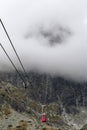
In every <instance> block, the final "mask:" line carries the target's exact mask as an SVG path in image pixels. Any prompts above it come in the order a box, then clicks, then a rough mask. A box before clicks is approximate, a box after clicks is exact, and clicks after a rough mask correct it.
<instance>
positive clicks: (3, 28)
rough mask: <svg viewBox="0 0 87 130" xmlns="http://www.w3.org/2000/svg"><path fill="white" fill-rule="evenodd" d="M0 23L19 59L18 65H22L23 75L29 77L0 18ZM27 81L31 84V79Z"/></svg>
mask: <svg viewBox="0 0 87 130" xmlns="http://www.w3.org/2000/svg"><path fill="white" fill-rule="evenodd" d="M0 23H1V25H2V27H3V29H4V31H5V33H6V36H7V38H8V40H9V42H10V44H11V46H12V48H13V50H14V52H15V54H16V56H17V58H18V61H19V63H20V65H21V67H22V70H23V71H24V74H25V76H26V77H27V79H28V78H29V77H28V75H27V73H26V71H25V68H24V66H23V64H22V61H21V59H20V57H19V55H18V53H17V51H16V49H15V47H14V45H13V43H12V40H11V38H10V36H9V34H8V32H7V30H6V28H5V26H4V24H3V22H2V20H1V19H0ZM28 82H29V83H30V85H31V86H32V83H31V81H29V80H28Z"/></svg>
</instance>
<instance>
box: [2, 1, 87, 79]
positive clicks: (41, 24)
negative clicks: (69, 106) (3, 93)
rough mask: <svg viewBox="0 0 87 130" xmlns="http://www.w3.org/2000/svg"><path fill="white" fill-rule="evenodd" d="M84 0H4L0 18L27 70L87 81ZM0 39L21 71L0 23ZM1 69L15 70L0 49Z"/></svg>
mask: <svg viewBox="0 0 87 130" xmlns="http://www.w3.org/2000/svg"><path fill="white" fill-rule="evenodd" d="M86 12H87V2H86V1H81V0H77V1H75V0H73V1H72V0H71V1H69V0H66V1H65V0H62V1H60V0H44V1H42V0H37V1H34V0H26V1H24V0H22V1H20V0H19V1H17V0H16V1H15V0H13V1H11V0H7V1H5V0H3V1H1V2H0V17H1V19H2V21H3V23H4V25H5V27H6V29H7V31H8V33H9V35H10V37H11V39H12V42H13V44H14V47H15V48H16V50H17V52H18V55H19V57H20V59H21V61H22V62H23V65H24V67H25V70H26V71H27V72H29V71H31V70H37V71H38V72H41V73H47V74H48V73H50V74H51V75H57V76H60V77H62V76H63V77H67V78H71V79H74V80H81V81H84V80H85V81H87V62H86V59H87V58H86V57H87V56H86V55H87V44H86V43H87V14H86ZM0 42H1V43H2V45H3V46H4V48H5V49H6V51H7V53H8V54H9V56H10V57H11V59H12V61H13V62H14V63H15V65H16V66H17V68H18V69H19V70H20V71H22V70H21V66H20V64H19V62H18V60H17V57H16V56H15V53H14V52H13V49H12V47H11V45H10V44H9V41H8V39H7V38H6V35H5V32H4V30H3V28H2V26H1V25H0ZM0 52H1V53H0V71H8V72H11V71H14V68H13V67H12V65H11V64H10V62H9V60H8V59H7V57H6V56H5V54H4V52H3V50H2V49H1V48H0Z"/></svg>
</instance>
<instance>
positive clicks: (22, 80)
mask: <svg viewBox="0 0 87 130" xmlns="http://www.w3.org/2000/svg"><path fill="white" fill-rule="evenodd" d="M0 46H1V48H2V49H3V51H4V53H5V54H6V56H7V57H8V59H9V61H10V62H11V64H12V66H13V67H14V69H15V70H16V72H17V73H18V75H19V77H20V78H21V80H22V81H23V83H24V84H25V87H26V82H25V81H24V79H23V77H22V76H21V74H20V72H19V71H18V70H17V68H16V66H15V64H14V63H13V61H12V60H11V58H10V56H9V55H8V53H7V52H6V50H5V48H4V47H3V45H2V44H1V43H0Z"/></svg>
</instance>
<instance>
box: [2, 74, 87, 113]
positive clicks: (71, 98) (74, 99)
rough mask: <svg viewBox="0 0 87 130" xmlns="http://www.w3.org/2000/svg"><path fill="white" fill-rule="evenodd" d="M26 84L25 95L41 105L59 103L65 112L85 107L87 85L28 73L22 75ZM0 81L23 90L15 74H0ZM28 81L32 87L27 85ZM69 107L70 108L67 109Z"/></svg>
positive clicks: (21, 83) (22, 85) (20, 81)
mask: <svg viewBox="0 0 87 130" xmlns="http://www.w3.org/2000/svg"><path fill="white" fill-rule="evenodd" d="M22 77H23V79H24V80H25V82H26V90H27V95H28V96H29V97H30V98H31V99H34V100H36V101H38V102H41V103H52V102H56V103H59V104H60V106H61V107H62V106H65V107H66V108H67V112H68V113H71V112H73V114H74V113H75V112H76V111H75V108H74V107H73V106H76V107H77V108H78V107H79V106H83V107H85V106H87V83H85V82H75V81H71V80H67V79H64V78H61V77H57V76H51V75H47V74H39V73H35V72H31V73H29V74H28V75H27V76H25V75H24V74H22ZM0 80H1V81H5V82H10V83H11V84H13V85H14V86H17V87H20V88H21V87H22V88H24V83H23V81H22V80H21V79H20V77H19V75H17V74H16V73H8V74H7V73H6V74H0ZM28 81H30V82H31V83H32V86H31V85H30V84H29V82H28ZM69 106H72V107H71V109H69Z"/></svg>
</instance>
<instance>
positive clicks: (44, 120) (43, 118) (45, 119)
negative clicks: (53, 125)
mask: <svg viewBox="0 0 87 130" xmlns="http://www.w3.org/2000/svg"><path fill="white" fill-rule="evenodd" d="M41 120H42V122H46V121H47V118H46V114H45V113H42V119H41Z"/></svg>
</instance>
